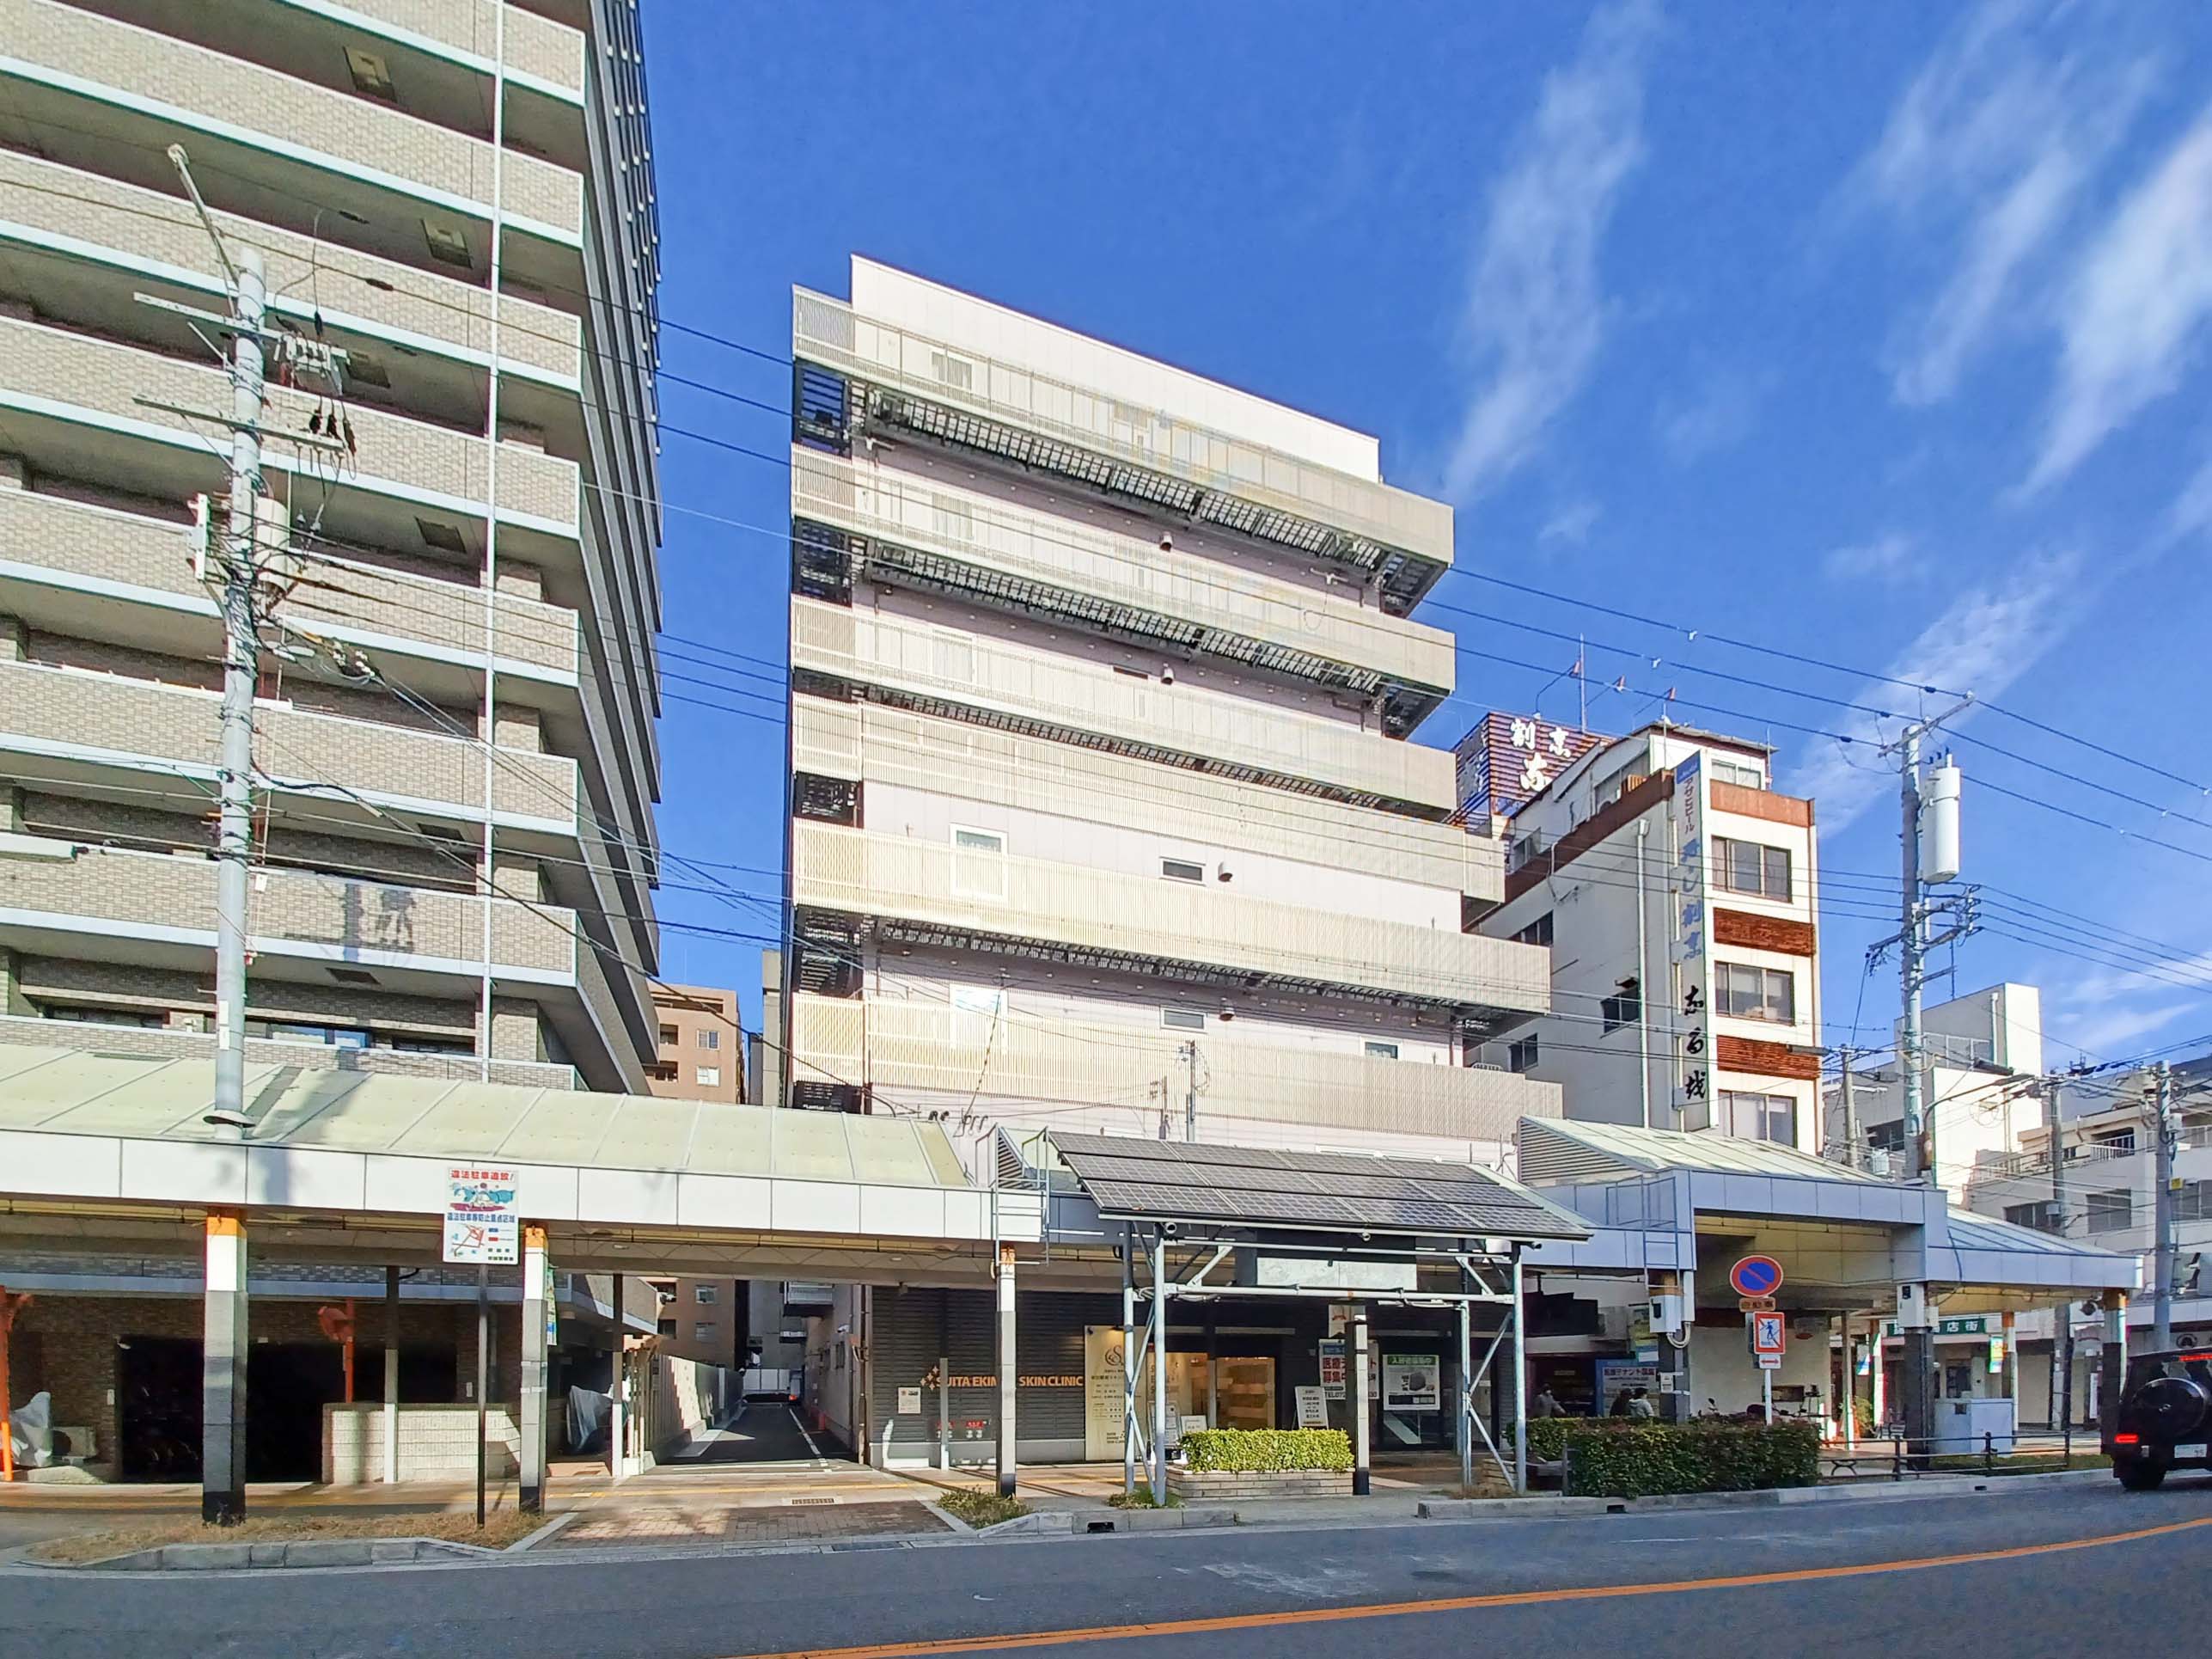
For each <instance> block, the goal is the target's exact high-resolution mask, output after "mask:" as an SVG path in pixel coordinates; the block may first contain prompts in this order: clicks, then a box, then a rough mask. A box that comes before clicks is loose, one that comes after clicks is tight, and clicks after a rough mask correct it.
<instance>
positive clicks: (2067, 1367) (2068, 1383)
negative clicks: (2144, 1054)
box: [2042, 1071, 2074, 1425]
mask: <svg viewBox="0 0 2212 1659" xmlns="http://www.w3.org/2000/svg"><path fill="white" fill-rule="evenodd" d="M2058 1087H2059V1085H2058V1074H2057V1073H2056V1072H2055V1071H2054V1072H2047V1073H2045V1074H2044V1080H2043V1089H2042V1093H2043V1134H2044V1155H2045V1156H2046V1157H2047V1158H2048V1159H2049V1160H2050V1230H2051V1232H2052V1233H2054V1234H2056V1235H2057V1236H2058V1237H2060V1238H2064V1237H2065V1236H2066V1176H2065V1169H2066V1159H2065V1148H2062V1146H2061V1145H2060V1144H2059V1093H2058ZM2050 1414H2051V1421H2052V1423H2054V1424H2055V1425H2064V1424H2070V1423H2072V1422H2073V1421H2074V1299H2073V1298H2072V1297H2071V1296H2069V1297H2068V1298H2067V1299H2066V1300H2065V1301H2062V1302H2061V1303H2059V1305H2058V1317H2057V1322H2056V1324H2055V1325H2053V1326H2052V1327H2051V1332H2050Z"/></svg>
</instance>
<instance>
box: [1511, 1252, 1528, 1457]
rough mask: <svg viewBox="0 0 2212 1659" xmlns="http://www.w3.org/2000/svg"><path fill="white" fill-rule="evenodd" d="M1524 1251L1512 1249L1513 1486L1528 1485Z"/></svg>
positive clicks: (1526, 1330)
mask: <svg viewBox="0 0 2212 1659" xmlns="http://www.w3.org/2000/svg"><path fill="white" fill-rule="evenodd" d="M1524 1312H1525V1303H1524V1300H1523V1297H1522V1294H1521V1252H1520V1249H1519V1247H1518V1246H1515V1247H1514V1250H1513V1490H1514V1491H1517V1492H1524V1493H1525V1492H1526V1491H1528V1489H1529V1402H1528V1393H1529V1387H1528V1378H1529V1350H1528V1328H1527V1327H1528V1321H1527V1320H1526V1319H1524V1318H1523V1317H1522V1315H1523V1313H1524Z"/></svg>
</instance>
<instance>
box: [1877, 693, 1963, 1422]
mask: <svg viewBox="0 0 2212 1659" xmlns="http://www.w3.org/2000/svg"><path fill="white" fill-rule="evenodd" d="M1973 701H1974V699H1973V697H1972V695H1971V694H1970V695H1967V696H1966V697H1965V698H1963V699H1962V700H1961V701H1958V703H1956V704H1954V705H1953V706H1952V707H1950V708H1947V709H1946V710H1944V712H1943V713H1940V714H1938V715H1936V716H1934V718H1933V719H1922V720H1916V721H1914V722H1913V723H1912V724H1911V725H1908V726H1906V727H1905V729H1904V731H1903V733H1901V734H1900V735H1899V737H1898V738H1897V741H1896V742H1895V743H1893V744H1889V745H1887V746H1886V747H1885V749H1884V750H1883V751H1882V752H1883V753H1884V754H1889V753H1891V751H1895V752H1896V754H1897V762H1898V765H1897V771H1898V778H1899V786H1898V791H1897V796H1898V801H1899V804H1900V805H1901V806H1902V808H1903V827H1902V831H1901V834H1900V836H1899V841H1900V843H1901V853H1902V860H1903V862H1902V870H1903V892H1902V896H1901V901H1900V905H1899V921H1900V924H1901V925H1900V926H1899V927H1898V929H1897V937H1896V938H1895V939H1894V940H1885V941H1884V942H1883V943H1882V944H1881V945H1878V946H1875V947H1874V953H1875V954H1879V952H1881V951H1882V950H1884V949H1885V948H1886V947H1887V946H1889V945H1891V944H1895V945H1896V946H1897V970H1898V971H1897V977H1898V986H1899V989H1900V990H1901V991H1902V993H1903V997H1902V1000H1903V1004H1904V1009H1903V1013H1904V1017H1903V1021H1902V1032H1901V1035H1900V1037H1899V1039H1898V1042H1897V1068H1898V1070H1899V1071H1900V1072H1901V1073H1902V1074H1903V1079H1904V1154H1905V1178H1906V1179H1907V1180H1908V1181H1925V1182H1927V1183H1928V1184H1929V1185H1940V1180H1939V1178H1938V1176H1937V1166H1936V1160H1935V1136H1934V1130H1933V1129H1932V1128H1931V1126H1930V1120H1929V1117H1928V1112H1927V1111H1926V1108H1925V1105H1924V1103H1923V1102H1922V1099H1921V1093H1922V1074H1921V1044H1920V993H1921V987H1922V983H1924V982H1925V979H1926V976H1927V970H1926V965H1925V964H1926V958H1927V953H1928V951H1929V949H1930V948H1932V947H1933V946H1934V945H1937V944H1940V943H1942V942H1944V941H1945V940H1949V939H1957V938H1959V937H1961V936H1962V935H1964V934H1966V933H1969V932H1971V930H1972V927H1973V916H1972V911H1971V897H1969V898H1968V899H1967V900H1966V901H1965V909H1964V913H1963V914H1962V915H1960V916H1959V917H1958V920H1957V921H1955V922H1954V923H1953V924H1952V927H1951V928H1950V929H1949V930H1948V931H1947V932H1946V933H1945V934H1942V935H1940V936H1939V937H1937V938H1934V939H1931V938H1930V937H1929V935H1928V917H1929V914H1930V909H1931V907H1930V906H1929V905H1928V903H1927V901H1926V899H1925V897H1924V895H1923V891H1922V888H1923V884H1924V883H1926V882H1928V881H1931V880H1933V881H1949V880H1952V878H1955V877H1956V876H1957V875H1958V868H1957V855H1958V847H1957V822H1958V820H1957V805H1956V799H1955V793H1953V792H1955V789H1956V784H1957V778H1956V774H1955V773H1954V774H1952V778H1951V779H1950V780H1949V781H1948V785H1947V787H1946V797H1947V798H1948V799H1949V801H1950V807H1949V810H1950V813H1951V817H1950V820H1949V824H1948V834H1947V836H1939V837H1937V839H1938V840H1942V841H1945V842H1946V843H1947V844H1946V846H1944V847H1943V848H1940V849H1939V848H1936V847H1934V846H1933V845H1930V844H1928V839H1927V838H1926V837H1924V836H1923V835H1922V799H1921V777H1920V743H1921V739H1922V738H1924V737H1926V736H1927V735H1928V733H1929V732H1933V731H1934V730H1935V729H1936V728H1937V727H1938V726H1940V725H1942V724H1943V723H1944V722H1945V721H1946V720H1947V719H1951V718H1952V716H1953V715H1955V714H1958V713H1960V712H1961V711H1963V710H1965V709H1966V708H1968V707H1971V706H1972V703H1973ZM1946 866H1947V867H1946ZM1919 1313H1920V1315H1921V1316H1920V1317H1919V1318H1917V1319H1915V1320H1913V1321H1911V1322H1907V1321H1905V1320H1904V1319H1899V1321H1898V1325H1899V1327H1900V1329H1901V1331H1902V1333H1903V1338H1904V1353H1903V1363H1902V1364H1901V1365H1900V1367H1899V1368H1898V1370H1899V1380H1900V1381H1901V1382H1902V1384H1903V1396H1904V1398H1903V1400H1902V1401H1901V1402H1900V1405H1902V1407H1903V1418H1904V1430H1905V1440H1906V1442H1907V1443H1908V1446H1910V1444H1911V1443H1912V1442H1921V1443H1922V1445H1923V1446H1924V1445H1925V1443H1926V1442H1928V1440H1929V1439H1930V1438H1931V1437H1932V1436H1934V1432H1935V1329H1934V1309H1932V1308H1926V1307H1922V1308H1920V1309H1919Z"/></svg>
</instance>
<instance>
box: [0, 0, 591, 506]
mask: <svg viewBox="0 0 2212 1659" xmlns="http://www.w3.org/2000/svg"><path fill="white" fill-rule="evenodd" d="M5 3H7V0H0V5H4V4H5ZM229 397H230V385H229V376H226V375H225V374H224V373H223V371H222V370H220V369H217V368H216V367H214V366H212V365H208V366H205V367H203V366H202V365H200V364H197V363H187V362H183V361H180V360H179V359H177V358H167V357H162V356H161V355H159V354H158V353H156V352H149V351H144V350H140V349H138V348H137V347H135V346H126V345H124V344H121V343H120V342H118V341H115V340H107V339H103V338H101V337H99V336H97V335H92V334H74V333H70V332H69V331H67V330H64V329H59V328H45V327H42V326H40V325H39V324H37V323H28V322H21V321H15V320H14V319H0V403H5V404H9V405H13V406H14V407H18V408H32V409H36V410H37V411H39V412H40V413H48V412H52V413H59V414H61V415H62V417H63V418H64V419H75V420H84V419H90V420H91V421H92V423H93V424H97V425H108V426H110V427H122V428H123V429H125V430H130V429H132V428H141V427H145V426H149V425H150V426H153V427H157V428H167V429H168V431H170V432H174V434H175V437H176V441H177V442H179V443H180V444H191V445H192V447H193V448H194V449H195V450H199V449H203V448H205V443H206V436H205V433H204V432H201V431H200V430H199V427H197V426H196V425H194V424H193V423H192V421H191V420H190V419H187V418H186V417H184V416H181V415H176V414H171V413H167V412H166V411H164V410H162V409H156V408H149V407H146V405H145V404H144V403H143V402H141V401H139V400H141V399H142V398H144V399H152V400H154V401H156V402H161V403H167V404H170V405H174V406H175V407H181V408H186V409H208V410H223V409H227V408H229ZM315 407H316V405H315V399H314V398H313V397H312V396H310V395H308V394H307V393H305V392H301V391H296V390H291V389H286V388H284V387H278V386H273V385H272V387H271V388H270V389H269V392H268V409H267V417H268V420H267V424H268V427H269V429H270V432H271V436H272V440H273V441H272V462H273V460H274V459H275V458H276V457H278V456H280V455H281V452H282V450H283V444H282V442H281V440H280V439H277V438H276V434H277V433H279V432H301V433H304V432H307V430H308V422H309V417H310V416H311V415H312V414H313V413H315ZM349 419H351V421H352V423H353V429H354V433H355V437H356V438H357V443H358V446H359V454H358V456H357V457H356V458H354V459H353V460H351V462H349V465H348V468H347V474H346V480H345V481H346V482H347V483H348V484H353V485H359V486H361V487H375V486H374V485H373V484H371V483H370V481H373V480H384V481H388V487H390V488H396V489H398V490H400V492H402V493H415V492H420V491H425V490H428V491H435V492H437V493H440V494H442V495H445V496H449V497H453V498H456V499H460V500H462V501H467V502H469V503H472V504H474V503H478V502H481V501H482V500H483V499H485V497H486V492H487V490H488V489H489V487H490V482H489V479H488V477H487V474H488V472H489V470H490V468H489V462H490V460H491V444H489V443H488V442H487V441H486V440H485V439H483V438H476V437H474V436H471V435H470V434H468V433H467V432H454V431H451V430H450V429H449V428H446V427H443V426H433V425H429V424H427V423H426V422H424V421H419V420H409V419H404V418H403V417H401V416H399V415H394V414H387V413H383V412H382V411H380V410H376V409H370V408H366V407H359V406H356V407H353V408H352V409H351V411H350V413H349ZM498 471H499V505H500V507H501V508H502V509H503V510H504V511H510V512H517V513H527V514H529V515H530V516H532V517H535V518H538V519H541V520H544V521H546V522H547V523H553V524H555V525H559V526H563V527H565V528H567V529H568V530H571V531H573V530H574V529H575V527H576V524H577V468H576V465H575V463H574V462H569V461H563V460H561V459H559V457H558V456H550V455H546V454H544V453H542V452H541V451H539V450H531V449H527V448H524V447H523V446H522V445H521V444H502V445H501V446H500V450H499V468H498Z"/></svg>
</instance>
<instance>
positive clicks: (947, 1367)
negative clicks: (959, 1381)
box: [937, 1354, 952, 1469]
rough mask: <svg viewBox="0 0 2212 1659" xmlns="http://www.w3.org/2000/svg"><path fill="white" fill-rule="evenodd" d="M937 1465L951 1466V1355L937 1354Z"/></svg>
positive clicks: (940, 1466)
mask: <svg viewBox="0 0 2212 1659" xmlns="http://www.w3.org/2000/svg"><path fill="white" fill-rule="evenodd" d="M937 1466H938V1468H940V1469H950V1467H951V1466H952V1356H951V1355H950V1354H939V1355H938V1356H937Z"/></svg>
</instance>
